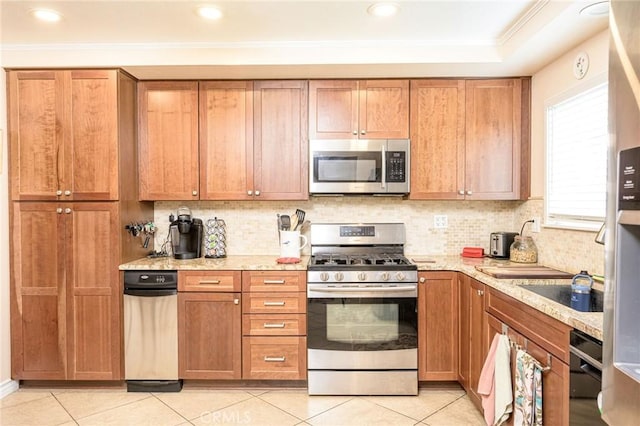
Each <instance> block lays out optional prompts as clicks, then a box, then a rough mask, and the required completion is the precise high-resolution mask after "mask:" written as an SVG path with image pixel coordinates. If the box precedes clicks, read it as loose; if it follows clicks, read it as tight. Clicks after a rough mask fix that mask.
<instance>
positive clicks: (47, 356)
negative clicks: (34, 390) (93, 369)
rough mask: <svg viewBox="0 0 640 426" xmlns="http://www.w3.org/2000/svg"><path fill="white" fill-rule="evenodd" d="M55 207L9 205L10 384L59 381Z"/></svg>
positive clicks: (61, 247) (61, 260) (62, 349)
mask: <svg viewBox="0 0 640 426" xmlns="http://www.w3.org/2000/svg"><path fill="white" fill-rule="evenodd" d="M58 208H60V207H59V205H58V204H56V203H30V202H21V203H13V206H12V220H11V221H12V224H13V226H12V241H11V243H12V244H11V250H12V254H13V256H12V266H11V272H12V273H11V360H12V377H13V378H14V379H16V380H23V379H24V380H29V379H42V380H52V379H53V380H55V379H65V378H66V370H67V346H66V343H65V337H66V324H67V322H66V321H67V308H66V299H65V279H64V274H65V256H66V255H67V251H66V250H65V238H64V233H65V231H64V214H62V209H60V210H58Z"/></svg>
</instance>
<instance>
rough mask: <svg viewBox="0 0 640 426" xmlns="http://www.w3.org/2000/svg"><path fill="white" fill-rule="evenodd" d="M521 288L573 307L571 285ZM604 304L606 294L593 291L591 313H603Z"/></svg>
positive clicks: (527, 286) (525, 286) (524, 286)
mask: <svg viewBox="0 0 640 426" xmlns="http://www.w3.org/2000/svg"><path fill="white" fill-rule="evenodd" d="M520 287H522V288H524V289H526V290H529V291H532V292H534V293H536V294H538V295H540V296H543V297H546V298H547V299H551V300H553V301H554V302H557V303H560V304H561V305H564V306H568V307H569V308H570V307H571V285H521V286H520ZM603 303H604V293H603V292H601V291H599V290H593V289H592V290H591V304H590V306H589V312H602V305H603Z"/></svg>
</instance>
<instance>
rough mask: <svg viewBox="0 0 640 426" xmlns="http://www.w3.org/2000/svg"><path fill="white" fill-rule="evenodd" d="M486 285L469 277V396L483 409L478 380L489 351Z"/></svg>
mask: <svg viewBox="0 0 640 426" xmlns="http://www.w3.org/2000/svg"><path fill="white" fill-rule="evenodd" d="M484 291H485V286H484V284H482V283H481V282H480V281H478V280H475V279H473V278H469V343H468V345H469V389H468V391H469V397H470V398H471V401H472V402H473V403H474V404H476V406H477V407H478V408H480V409H481V407H482V403H481V399H480V396H479V395H478V381H479V380H480V372H481V371H482V366H483V365H484V359H485V358H486V356H487V352H488V351H489V346H487V345H486V337H485V325H484V323H485V313H484Z"/></svg>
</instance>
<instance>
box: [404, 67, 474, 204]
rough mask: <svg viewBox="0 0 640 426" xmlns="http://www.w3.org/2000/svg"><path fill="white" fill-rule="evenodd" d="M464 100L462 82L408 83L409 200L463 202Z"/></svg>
mask: <svg viewBox="0 0 640 426" xmlns="http://www.w3.org/2000/svg"><path fill="white" fill-rule="evenodd" d="M464 99H465V88H464V80H437V79H433V80H412V81H411V123H410V124H411V125H410V128H411V157H412V160H413V161H412V162H411V193H410V194H409V197H410V198H411V199H414V200H429V199H441V200H455V199H464V185H465V183H464V159H465V154H464V149H465V135H464V131H465V130H464V126H465V116H464V108H465V107H464ZM460 192H462V193H460Z"/></svg>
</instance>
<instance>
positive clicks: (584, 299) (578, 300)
mask: <svg viewBox="0 0 640 426" xmlns="http://www.w3.org/2000/svg"><path fill="white" fill-rule="evenodd" d="M592 285H593V278H591V275H589V273H588V272H587V271H580V273H579V274H577V275H576V276H574V277H573V281H572V282H571V308H572V309H575V310H576V311H581V312H589V311H590V310H591V308H590V307H591V286H592Z"/></svg>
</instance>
